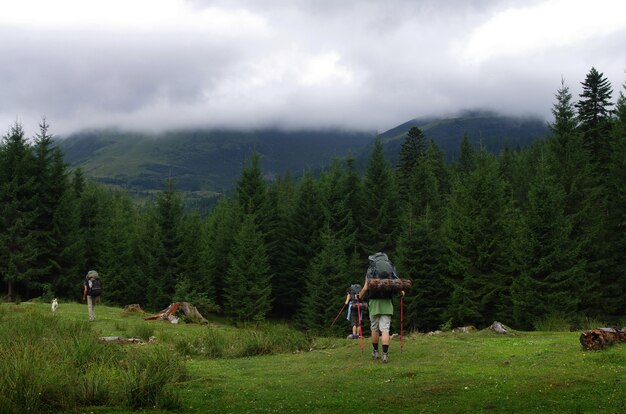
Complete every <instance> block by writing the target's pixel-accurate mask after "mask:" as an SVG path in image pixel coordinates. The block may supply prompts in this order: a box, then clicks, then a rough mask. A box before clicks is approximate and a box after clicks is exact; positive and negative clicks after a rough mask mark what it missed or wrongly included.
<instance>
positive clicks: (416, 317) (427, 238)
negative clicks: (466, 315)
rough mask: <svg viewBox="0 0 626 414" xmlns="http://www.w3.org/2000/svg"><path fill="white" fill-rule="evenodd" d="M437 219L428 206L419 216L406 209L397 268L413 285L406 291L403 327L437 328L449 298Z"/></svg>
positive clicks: (399, 243) (441, 321) (422, 329)
mask: <svg viewBox="0 0 626 414" xmlns="http://www.w3.org/2000/svg"><path fill="white" fill-rule="evenodd" d="M439 223H440V219H439V217H437V215H436V214H435V213H434V212H433V210H431V209H430V208H427V209H426V211H425V212H424V213H423V214H422V215H421V216H420V217H415V216H413V214H412V212H411V211H410V210H408V211H406V213H405V215H404V216H403V220H402V231H401V234H400V238H399V241H398V251H397V259H396V262H395V264H396V268H397V270H398V273H399V274H400V275H401V277H402V278H407V279H411V280H412V282H413V287H412V289H411V290H410V291H408V292H405V294H406V298H405V303H406V311H405V316H404V323H405V326H407V327H409V328H412V329H415V330H420V331H426V330H434V329H437V328H438V327H439V326H440V325H441V324H442V323H443V322H444V320H443V314H444V311H445V308H446V305H447V304H448V299H449V297H450V291H449V286H448V285H447V283H446V282H445V278H444V275H445V274H446V268H445V264H444V262H443V260H442V257H443V256H444V252H443V244H442V240H441V234H440V229H439V226H440V224H439Z"/></svg>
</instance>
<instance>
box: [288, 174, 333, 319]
mask: <svg viewBox="0 0 626 414" xmlns="http://www.w3.org/2000/svg"><path fill="white" fill-rule="evenodd" d="M289 223H290V225H291V228H290V229H289V234H290V236H289V239H288V243H287V244H286V245H285V251H286V253H287V254H288V255H289V257H291V259H292V260H291V264H290V265H289V267H290V269H291V278H290V280H289V291H294V290H297V291H299V292H300V295H301V296H302V295H304V294H305V293H303V292H302V287H303V286H305V285H306V283H305V280H306V272H307V270H308V268H309V265H310V263H311V260H313V258H314V257H315V256H316V255H317V254H318V253H319V251H320V248H321V240H320V233H321V231H322V228H323V226H324V214H323V210H322V205H321V195H320V190H319V183H318V182H316V181H315V180H314V178H313V176H312V174H311V173H310V172H307V173H306V174H305V175H304V177H302V179H301V180H300V182H299V184H298V190H297V194H296V205H295V208H294V210H293V217H292V218H291V219H290V220H289ZM295 305H296V306H297V308H296V312H298V310H299V308H300V307H301V306H302V302H301V301H298V303H296V304H295Z"/></svg>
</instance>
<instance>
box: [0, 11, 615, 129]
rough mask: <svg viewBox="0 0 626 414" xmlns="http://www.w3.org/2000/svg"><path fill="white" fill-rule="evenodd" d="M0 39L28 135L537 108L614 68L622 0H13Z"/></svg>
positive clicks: (375, 120) (546, 112) (6, 81)
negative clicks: (42, 124)
mask: <svg viewBox="0 0 626 414" xmlns="http://www.w3.org/2000/svg"><path fill="white" fill-rule="evenodd" d="M0 39H1V40H0V53H1V54H2V57H3V62H4V64H3V65H0V85H2V86H1V90H2V100H1V101H0V125H5V128H6V127H8V126H9V125H10V124H12V123H13V122H15V121H16V120H17V121H20V122H22V123H23V124H24V127H25V128H26V131H27V133H29V134H32V133H34V132H35V131H36V127H37V123H38V122H39V121H40V120H41V118H42V117H43V116H45V117H46V118H47V119H48V121H49V123H50V124H51V132H53V133H55V134H60V135H64V134H69V133H72V132H76V131H78V130H81V129H84V128H106V127H118V128H121V129H124V130H140V131H152V132H161V131H166V130H171V129H180V128H230V129H239V130H242V129H250V128H280V129H289V130H294V129H317V128H346V129H350V130H355V129H358V130H361V131H371V130H376V131H380V132H383V131H386V130H388V129H389V128H392V127H394V126H396V125H398V124H400V123H402V122H405V121H406V120H407V119H413V118H415V117H427V116H449V115H451V114H456V113H459V112H460V111H462V110H464V109H468V108H469V109H471V108H480V109H486V110H496V111H498V112H499V113H501V114H504V115H535V116H540V117H542V118H544V119H547V118H549V116H550V108H551V104H552V102H553V100H554V93H555V91H556V90H557V89H558V87H559V86H560V81H561V78H562V77H563V78H564V79H565V81H566V83H568V84H569V85H570V87H571V89H572V93H573V94H574V96H575V97H577V95H578V93H579V92H580V82H581V81H582V80H583V79H584V77H585V74H586V73H587V72H588V71H589V69H590V68H591V67H592V66H594V67H596V68H597V69H598V70H599V71H601V72H603V73H604V74H605V76H606V77H607V78H608V79H609V80H610V81H611V82H612V84H613V87H614V89H616V90H617V89H620V88H621V85H622V84H623V83H624V81H625V80H626V74H625V73H624V69H626V63H625V62H626V49H625V48H624V44H626V3H624V2H623V1H621V0H597V1H595V2H593V3H589V2H588V1H582V0H533V1H513V0H503V1H501V0H498V1H496V0H472V1H465V0H463V1H462V0H452V1H445V2H443V1H436V0H421V1H412V0H411V1H409V0H389V1H385V2H380V1H374V0H346V1H336V0H320V1H313V0H294V1H288V2H286V1H277V0H269V1H252V0H212V1H209V0H206V1H205V0H133V1H130V2H129V1H126V0H106V1H104V0H93V1H89V2H85V1H79V0H57V1H54V2H50V1H44V0H20V1H16V2H7V3H6V4H3V7H2V13H1V14H0Z"/></svg>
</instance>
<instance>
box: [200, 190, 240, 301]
mask: <svg viewBox="0 0 626 414" xmlns="http://www.w3.org/2000/svg"><path fill="white" fill-rule="evenodd" d="M240 216H241V213H240V211H239V204H238V203H237V202H236V201H234V200H230V199H228V198H222V199H220V200H219V201H218V203H217V205H216V206H215V207H214V208H213V210H212V211H211V213H210V214H209V216H208V217H207V219H206V226H205V230H204V235H203V237H202V241H203V242H202V246H201V253H200V254H201V258H202V263H203V264H204V267H205V268H206V272H207V277H206V280H205V281H204V283H205V284H206V290H207V292H210V291H211V286H210V285H212V287H213V291H214V292H215V298H214V299H215V301H216V303H217V304H218V305H219V306H221V307H223V306H224V289H225V283H224V275H226V272H227V271H228V268H229V267H230V262H229V253H230V251H231V250H232V248H233V244H234V239H235V234H237V231H238V230H239V226H240V218H239V217H240Z"/></svg>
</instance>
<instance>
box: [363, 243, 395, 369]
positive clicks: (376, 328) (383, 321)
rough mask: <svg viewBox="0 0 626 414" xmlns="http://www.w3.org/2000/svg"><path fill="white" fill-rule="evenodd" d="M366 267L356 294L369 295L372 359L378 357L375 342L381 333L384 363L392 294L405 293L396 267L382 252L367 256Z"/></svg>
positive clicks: (391, 308)
mask: <svg viewBox="0 0 626 414" xmlns="http://www.w3.org/2000/svg"><path fill="white" fill-rule="evenodd" d="M368 259H369V267H368V268H367V272H366V273H365V282H364V283H363V289H361V293H359V298H365V297H369V314H370V328H371V331H372V348H373V349H372V359H374V360H377V359H378V358H379V352H378V351H379V349H378V342H379V340H380V339H381V338H380V337H381V336H382V345H383V349H382V355H381V360H382V361H383V363H387V362H388V361H389V356H388V353H389V339H390V335H389V330H390V328H391V316H392V315H393V303H392V301H391V298H392V297H393V295H394V294H396V293H397V294H399V295H400V296H401V297H403V296H404V290H399V291H398V288H397V286H400V288H401V286H402V284H401V283H395V282H396V281H397V282H401V281H400V279H399V278H398V276H397V274H396V269H395V267H394V266H393V264H392V263H391V261H390V260H389V257H387V255H386V254H385V253H382V252H378V253H376V254H373V255H371V256H369V258H368Z"/></svg>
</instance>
